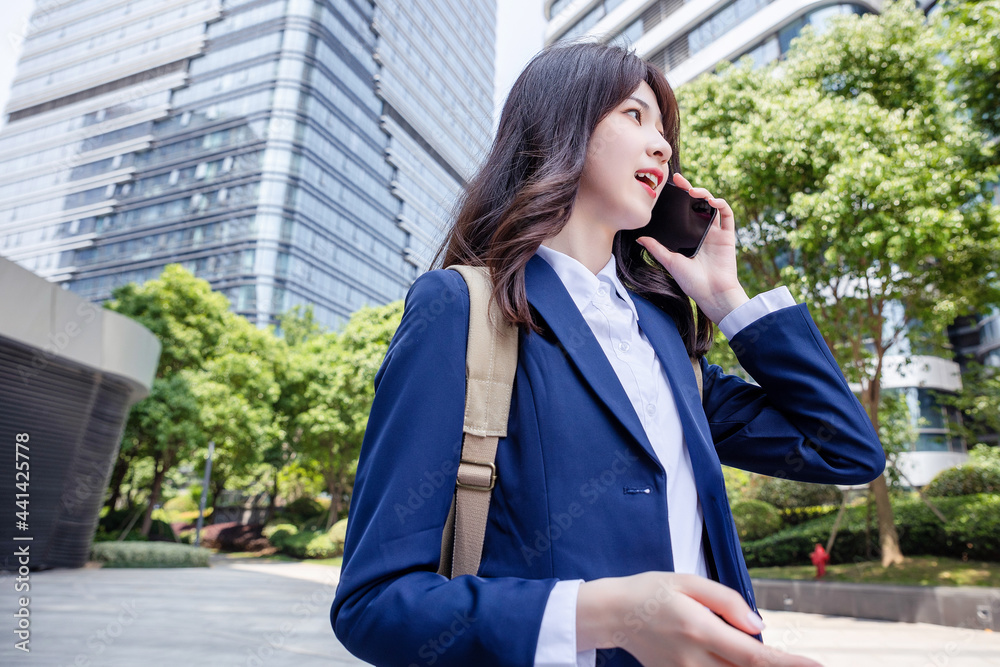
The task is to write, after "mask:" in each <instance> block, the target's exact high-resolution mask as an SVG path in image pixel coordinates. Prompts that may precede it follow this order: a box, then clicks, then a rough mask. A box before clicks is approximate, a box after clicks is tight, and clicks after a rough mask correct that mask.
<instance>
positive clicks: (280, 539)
mask: <svg viewBox="0 0 1000 667" xmlns="http://www.w3.org/2000/svg"><path fill="white" fill-rule="evenodd" d="M298 532H299V529H298V527H297V526H293V525H292V524H290V523H279V524H277V525H274V526H268V527H267V528H265V529H264V531H263V535H264V537H266V538H267V539H268V540H270V541H271V544H272V545H274V546H275V547H276V548H277V549H278V550H279V551H280V550H281V549H283V548H284V546H285V542H286V541H287V540H288V538H290V537H292V536H293V535H295V534H297V533H298Z"/></svg>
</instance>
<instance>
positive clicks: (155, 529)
mask: <svg viewBox="0 0 1000 667" xmlns="http://www.w3.org/2000/svg"><path fill="white" fill-rule="evenodd" d="M140 511H142V512H145V510H140V508H138V507H135V508H132V509H123V510H112V511H110V512H108V513H107V514H105V515H104V516H103V517H101V519H100V521H99V522H98V523H97V533H96V534H95V535H94V540H95V541H98V542H102V541H111V540H117V539H118V536H119V535H121V533H122V531H123V530H125V526H127V525H128V524H129V522H130V521H132V519H133V518H134V517H135V514H136V512H140ZM140 528H142V515H141V514H140V515H139V518H138V519H137V520H136V521H135V522H134V523H133V524H132V529H131V530H130V531H129V533H128V535H127V536H126V537H125V540H126V541H140V540H146V539H147V538H144V537H142V535H140V534H139V529H140ZM148 540H149V541H150V542H175V541H176V537H175V536H174V531H173V529H172V528H171V527H170V524H169V523H167V522H165V521H160V520H159V519H153V523H152V525H151V526H150V528H149V538H148Z"/></svg>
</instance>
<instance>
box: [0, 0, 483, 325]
mask: <svg viewBox="0 0 1000 667" xmlns="http://www.w3.org/2000/svg"><path fill="white" fill-rule="evenodd" d="M460 12H461V13H460ZM495 14H496V3H495V0H474V1H473V2H471V3H466V4H463V5H462V6H458V4H457V3H454V2H448V1H445V2H442V3H413V2H406V1H404V0H386V1H385V2H382V1H381V0H379V1H376V2H356V1H355V0H191V1H188V2H176V3H167V4H166V5H165V4H164V3H162V2H154V1H152V0H134V1H131V2H122V1H118V2H106V1H103V0H102V1H100V2H98V1H97V0H50V1H48V2H45V1H44V0H42V1H41V2H39V4H38V6H37V7H36V10H35V14H34V15H33V17H32V19H31V22H30V29H29V34H28V36H27V38H26V40H25V43H24V52H23V56H22V59H21V62H20V66H19V70H18V76H17V78H16V80H15V83H14V86H13V88H12V91H11V99H10V102H9V103H8V107H7V109H6V110H5V111H6V113H7V114H9V115H8V124H7V125H6V126H5V127H4V129H3V131H2V132H0V254H3V255H4V256H6V257H8V258H10V259H13V260H14V261H16V262H18V263H19V264H21V265H22V266H24V267H26V268H28V269H30V270H33V271H35V272H36V273H39V274H41V275H44V276H45V277H47V278H48V279H49V280H52V281H55V282H59V283H62V284H63V285H64V286H66V287H68V288H69V289H72V290H73V291H75V292H78V293H80V294H81V295H82V296H85V297H87V298H89V299H93V300H97V301H100V300H103V299H106V298H108V297H109V296H110V294H111V291H112V290H113V289H114V288H115V287H117V286H119V285H121V284H124V283H127V282H130V281H140V282H141V281H144V280H148V279H151V278H154V277H156V276H157V275H158V274H159V272H160V271H161V270H162V268H163V266H165V265H166V264H169V263H180V264H182V265H184V266H185V267H187V268H188V269H190V270H191V271H193V272H194V273H195V274H196V275H198V276H199V277H202V278H205V279H207V280H209V281H210V282H211V284H212V286H213V288H214V289H216V290H218V291H220V292H222V293H224V294H226V296H228V297H229V298H230V300H231V301H232V304H233V308H234V309H235V310H236V312H239V313H240V314H242V315H245V316H246V317H248V318H249V319H251V321H254V322H256V323H257V324H259V325H265V324H268V323H274V322H275V317H276V316H277V315H280V314H281V313H282V312H284V311H286V310H288V309H289V308H291V307H292V306H294V305H300V304H302V305H305V304H311V305H312V306H313V308H314V310H315V313H316V317H317V320H318V321H319V322H320V323H321V324H323V325H325V326H327V327H330V328H336V327H338V326H340V325H341V324H342V323H343V322H344V321H346V319H347V318H348V317H349V316H350V314H351V313H352V312H353V311H355V310H356V309H357V308H359V307H361V306H363V305H366V304H368V305H377V304H383V303H387V302H389V301H392V300H395V299H399V298H402V297H403V296H404V295H405V293H406V290H407V289H408V287H409V285H410V284H411V283H412V281H413V280H414V279H415V278H416V276H417V275H418V274H419V273H420V272H421V271H422V270H424V269H426V268H428V265H429V261H430V258H431V256H432V255H433V251H434V250H435V249H436V247H437V245H438V244H439V243H440V241H441V239H442V236H443V230H444V228H445V226H446V224H447V222H448V216H449V214H450V213H451V208H452V205H453V203H454V200H455V198H456V196H457V195H458V193H459V192H460V190H461V188H462V186H463V185H464V182H465V179H467V178H468V177H469V176H470V175H471V174H472V172H473V171H474V169H475V168H476V167H477V166H478V163H479V161H480V160H481V159H482V157H483V156H484V155H485V152H486V150H487V149H488V142H489V138H490V137H489V134H490V131H491V127H492V118H491V114H492V93H493V55H494V39H495ZM459 16H461V21H462V23H461V25H459V24H458V20H459V19H458V17H459ZM29 150H30V152H29Z"/></svg>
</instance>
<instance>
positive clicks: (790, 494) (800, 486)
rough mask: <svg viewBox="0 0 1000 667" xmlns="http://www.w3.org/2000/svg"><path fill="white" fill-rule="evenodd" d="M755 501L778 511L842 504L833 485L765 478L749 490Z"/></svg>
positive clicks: (753, 484)
mask: <svg viewBox="0 0 1000 667" xmlns="http://www.w3.org/2000/svg"><path fill="white" fill-rule="evenodd" d="M749 496H750V498H752V499H753V500H763V501H764V502H765V503H768V504H769V505H773V506H774V507H776V508H778V509H787V508H789V507H813V506H815V505H827V504H833V503H836V504H838V505H839V504H840V499H841V493H840V489H838V488H837V487H836V486H834V485H833V484H811V483H809V482H796V481H793V480H790V479H781V478H780V477H764V478H762V479H759V480H756V481H755V482H753V483H752V484H751V486H750V489H749Z"/></svg>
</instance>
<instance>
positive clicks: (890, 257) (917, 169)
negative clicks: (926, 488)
mask: <svg viewBox="0 0 1000 667" xmlns="http://www.w3.org/2000/svg"><path fill="white" fill-rule="evenodd" d="M941 51H942V43H941V41H940V39H939V38H938V37H937V36H936V34H935V33H934V32H933V31H932V30H930V29H929V28H928V27H927V26H926V25H925V23H924V16H923V14H922V12H920V11H918V10H916V9H914V8H913V6H912V3H904V2H893V3H889V4H887V5H886V8H885V12H884V13H883V14H882V15H881V16H876V15H866V16H863V17H857V16H853V15H845V16H841V17H836V18H835V19H832V20H831V21H829V23H828V24H827V29H826V31H825V32H824V33H823V34H817V33H815V32H814V31H813V30H812V29H811V28H810V27H806V28H805V29H804V30H803V32H802V35H801V36H800V37H799V38H798V39H796V40H795V41H794V42H793V44H792V48H791V50H790V51H789V53H788V54H787V57H786V59H785V60H784V61H781V62H779V63H773V64H772V65H770V66H768V67H763V68H760V69H757V70H753V69H751V67H750V64H749V62H748V61H747V60H745V61H743V62H742V63H740V66H739V67H735V66H722V67H720V68H719V73H718V74H717V75H704V76H702V77H699V79H697V80H695V81H693V82H692V83H690V84H688V85H686V86H684V87H683V88H681V89H680V90H679V91H678V97H679V100H680V103H681V106H682V115H683V117H684V119H685V127H686V136H685V138H684V144H683V146H682V148H683V150H684V155H685V161H686V162H687V164H688V169H687V173H688V175H689V178H690V180H691V181H692V182H694V183H696V184H698V185H702V186H704V187H707V188H708V189H709V190H711V191H712V192H713V193H715V194H716V196H721V197H724V198H726V200H727V201H729V203H730V204H731V205H732V207H733V209H734V211H735V213H736V219H737V221H738V229H737V235H738V243H739V245H740V249H739V253H740V260H741V262H742V263H743V270H742V271H741V280H742V282H743V283H744V285H745V286H746V287H747V290H748V292H750V293H751V294H754V293H758V292H761V291H765V290H767V289H771V288H772V287H774V286H775V285H777V284H784V285H787V286H788V288H789V289H790V290H791V292H792V294H793V296H794V297H795V298H796V300H797V301H798V302H800V303H806V304H808V306H809V308H810V312H811V313H812V314H813V317H814V318H815V319H816V321H817V324H818V325H819V328H820V330H821V331H822V332H823V335H824V337H825V338H826V342H827V344H828V345H829V347H830V349H831V351H832V352H833V354H834V356H835V357H836V359H837V361H838V362H839V363H840V365H841V367H842V369H843V370H844V374H845V375H846V376H847V378H848V380H850V381H853V382H856V383H858V384H859V385H860V387H861V396H860V398H861V402H862V404H863V405H864V407H865V409H866V411H867V413H868V415H869V417H870V418H871V420H872V423H873V425H874V426H875V428H876V430H877V431H878V432H880V433H881V432H882V429H881V424H880V410H879V407H880V406H881V405H882V400H881V396H880V383H881V376H882V367H883V358H884V357H885V355H886V354H887V353H890V351H891V350H892V348H893V346H894V345H895V344H896V343H897V342H899V341H900V340H901V338H902V337H903V336H904V335H906V336H909V337H910V338H911V339H914V340H919V341H921V342H922V343H923V344H925V345H926V346H929V347H938V348H941V349H943V348H944V347H945V345H946V342H947V337H946V329H947V325H948V324H950V323H951V322H952V321H953V320H954V319H955V317H956V316H958V315H961V314H967V313H971V312H975V311H977V310H981V309H982V308H984V307H985V306H986V305H988V304H991V303H997V302H998V301H1000V290H998V287H997V284H996V281H995V280H994V279H992V278H991V276H993V271H994V269H995V267H996V266H997V263H998V261H1000V249H998V246H997V243H996V238H997V234H998V231H1000V216H998V212H997V209H996V208H995V207H993V206H992V205H990V203H989V201H987V200H986V199H985V198H984V197H983V193H984V192H986V191H987V189H988V182H989V179H990V174H989V173H988V172H986V171H984V170H983V169H982V166H981V165H979V164H974V163H971V162H970V160H969V159H968V157H969V155H971V154H972V153H973V149H974V147H975V146H976V145H977V142H978V141H980V139H981V133H980V132H979V131H978V130H977V129H976V128H975V127H973V126H972V125H971V124H970V123H969V122H968V119H967V117H964V116H962V114H959V113H958V108H957V105H956V103H955V102H954V101H953V100H952V99H951V97H950V95H949V92H948V89H947V77H946V72H945V67H944V65H943V64H942V62H941V59H940V58H939V54H940V53H941ZM871 486H872V490H873V492H874V495H875V498H876V504H877V507H878V516H879V530H880V543H881V547H882V560H883V563H885V564H889V563H892V562H900V561H901V559H902V554H901V552H900V549H899V540H898V536H897V534H896V530H895V525H894V520H893V514H892V506H891V504H890V502H889V495H888V488H887V486H886V481H885V478H884V477H879V479H877V480H875V481H874V482H872V485H871Z"/></svg>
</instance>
